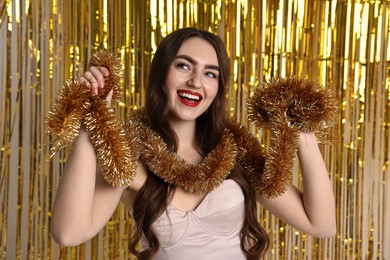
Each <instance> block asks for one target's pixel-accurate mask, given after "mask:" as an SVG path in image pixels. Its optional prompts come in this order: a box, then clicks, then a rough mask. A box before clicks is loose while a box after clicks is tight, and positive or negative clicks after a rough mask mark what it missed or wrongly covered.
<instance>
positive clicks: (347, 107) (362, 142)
mask: <svg viewBox="0 0 390 260" xmlns="http://www.w3.org/2000/svg"><path fill="white" fill-rule="evenodd" d="M186 26H195V27H198V28H202V29H206V30H209V31H212V32H215V33H217V34H219V35H220V36H221V37H222V38H223V39H224V40H225V43H226V46H227V49H228V51H229V55H230V57H231V64H232V65H231V66H232V70H233V72H234V73H233V76H232V78H231V90H230V92H229V100H228V102H229V108H230V115H231V116H232V117H235V118H236V119H237V120H238V121H241V122H242V123H244V124H248V122H247V111H246V107H245V102H246V99H247V98H248V96H249V95H250V92H251V90H252V88H253V87H254V86H256V85H257V84H259V82H262V81H264V80H266V79H270V78H272V77H288V76H295V77H301V78H310V79H314V80H318V81H320V82H321V83H322V84H323V85H324V86H326V87H327V88H331V89H332V90H333V91H334V93H335V95H336V96H337V98H338V99H339V102H340V112H339V121H340V126H339V139H338V144H337V145H335V146H323V147H322V152H323V155H324V158H325V161H326V164H327V167H328V169H329V171H330V177H331V180H332V183H333V187H334V193H335V196H336V202H337V230H338V232H337V235H336V236H335V237H333V238H329V239H316V238H313V237H311V236H308V235H305V234H303V233H300V232H297V231H296V230H294V229H292V228H291V227H289V226H286V225H285V224H284V223H283V222H281V221H280V220H278V219H277V218H275V217H274V216H272V215H271V214H270V213H268V212H267V211H265V210H263V209H260V210H259V217H260V218H261V222H262V225H263V226H264V227H265V228H266V230H268V232H269V234H270V238H271V244H270V249H269V251H268V252H267V254H266V257H265V258H266V259H387V258H390V199H389V196H390V195H389V192H390V180H389V153H390V150H389V141H390V135H389V124H390V113H389V106H390V102H389V101H390V93H389V88H390V65H389V64H390V63H389V62H390V40H389V35H390V2H388V1H375V0H371V1H368V0H361V1H349V0H338V1H337V0H329V1H324V0H313V1H311V0H292V1H276V0H275V1H260V0H231V1H227V0H225V1H224V0H209V1H201V0H187V1H185V0H170V1H169V0H149V1H141V0H138V1H136V0H131V1H108V0H104V1H92V0H89V1H76V0H70V1H58V0H57V1H56V0H54V1H53V0H52V1H47V0H40V1H29V0H25V1H23V0H19V1H17V0H0V86H1V89H0V212H1V213H0V252H2V253H0V254H1V255H0V258H8V259H126V258H128V250H127V240H126V239H127V235H128V233H129V232H131V220H130V219H129V218H128V216H127V213H126V210H125V209H124V207H123V206H122V205H121V206H120V207H119V208H118V209H117V211H116V212H115V214H114V216H113V217H112V219H111V220H110V222H109V223H108V225H107V226H106V227H105V228H104V229H103V230H102V231H101V232H100V233H99V234H98V235H97V236H96V237H95V238H94V239H93V240H92V241H90V242H87V243H85V244H83V245H81V246H78V247H73V248H62V247H58V246H57V245H56V244H55V242H54V241H53V240H52V239H51V236H50V217H51V205H52V202H53V197H54V194H55V191H56V188H57V183H58V180H59V177H60V175H61V172H62V168H63V166H64V162H65V160H66V152H65V151H63V152H62V153H60V154H59V155H57V156H55V157H54V159H53V160H52V161H49V160H48V151H49V147H48V144H49V142H50V140H49V139H48V137H47V136H45V135H44V128H45V126H44V120H45V118H46V117H47V115H48V111H49V109H50V108H51V106H52V102H53V98H54V97H55V96H56V94H57V93H58V91H59V89H60V87H61V85H62V84H63V83H64V82H65V80H66V79H68V78H72V77H76V78H77V77H78V76H79V75H80V74H81V73H82V72H83V71H84V70H85V67H86V64H87V61H88V58H89V57H90V56H91V54H93V53H94V52H96V51H97V50H99V49H101V48H107V49H109V50H111V51H113V52H116V53H118V54H119V55H120V57H121V59H122V62H123V64H124V65H125V72H126V73H125V80H124V85H125V92H124V94H123V96H122V99H121V102H120V105H119V108H118V110H117V111H118V117H120V118H123V117H124V116H125V115H126V113H127V112H128V110H129V109H130V108H131V107H139V106H143V105H144V100H145V85H146V82H147V75H148V67H149V64H150V61H151V58H152V56H153V52H154V51H155V50H156V46H157V44H158V43H159V41H160V40H161V38H162V37H164V36H165V35H166V34H167V33H169V32H171V31H172V30H174V29H177V28H181V27H186ZM251 127H252V130H253V131H254V133H257V134H258V135H259V139H260V140H262V142H264V144H265V145H266V143H267V142H266V138H267V133H266V132H262V131H261V130H260V131H259V130H257V129H254V128H253V126H251ZM292 181H293V182H294V183H295V184H297V185H298V186H300V185H301V182H300V177H299V171H298V168H296V171H295V173H294V176H293V179H292Z"/></svg>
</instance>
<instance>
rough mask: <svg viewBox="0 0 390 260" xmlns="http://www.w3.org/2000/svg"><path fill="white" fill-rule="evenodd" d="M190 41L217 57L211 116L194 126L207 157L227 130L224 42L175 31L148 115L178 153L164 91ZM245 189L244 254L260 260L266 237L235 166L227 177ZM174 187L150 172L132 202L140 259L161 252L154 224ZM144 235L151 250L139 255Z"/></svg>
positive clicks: (161, 53) (159, 63) (161, 52)
mask: <svg viewBox="0 0 390 260" xmlns="http://www.w3.org/2000/svg"><path fill="white" fill-rule="evenodd" d="M192 37H199V38H201V39H204V40H206V41H207V42H209V43H210V44H211V45H212V46H213V48H214V49H215V52H216V54H217V57H218V65H219V67H220V72H219V86H218V92H217V95H216V97H215V99H214V101H213V102H212V104H211V105H210V107H209V109H208V112H207V113H203V114H202V115H201V116H200V117H199V118H197V121H196V140H197V144H198V149H199V152H201V154H203V155H207V154H208V153H209V152H210V151H211V150H213V149H214V147H215V146H216V145H217V144H218V143H219V141H220V139H221V136H222V134H223V131H224V129H225V127H226V122H227V121H226V120H227V119H226V112H225V111H226V110H225V104H226V100H225V96H226V90H227V83H228V81H229V77H230V63H229V58H228V55H227V53H226V48H225V45H224V44H223V42H222V40H221V39H220V38H219V37H218V36H216V35H214V34H212V33H210V32H207V31H203V30H199V29H195V28H183V29H179V30H176V31H174V32H173V33H171V34H169V35H168V36H167V37H166V38H164V39H163V40H162V42H161V43H160V45H159V47H158V48H157V51H156V53H155V55H154V58H153V61H152V64H151V67H150V74H149V85H148V89H147V98H146V115H147V117H148V119H149V123H150V125H151V127H152V129H153V130H155V131H156V132H158V133H159V134H160V135H161V137H162V138H163V140H164V141H165V142H166V144H167V146H168V148H169V149H171V150H172V151H173V152H176V151H177V148H178V147H177V143H178V142H177V136H176V134H175V132H174V131H173V130H172V129H171V128H170V126H169V124H168V106H167V102H168V101H167V92H166V89H165V87H164V83H165V81H166V76H167V73H168V69H169V67H170V65H171V64H172V62H173V60H174V58H175V56H176V54H177V52H178V51H179V48H180V47H181V45H182V43H183V42H184V41H185V40H187V39H189V38H192ZM229 178H231V179H233V180H235V181H236V182H237V183H238V184H239V185H240V187H241V189H242V191H243V194H244V197H245V219H244V224H243V227H242V229H241V249H242V251H243V252H244V254H245V255H246V256H247V258H248V259H259V258H260V256H261V255H262V254H263V253H264V252H265V251H266V250H267V247H268V235H267V233H266V232H265V231H264V229H263V228H262V227H261V226H260V224H259V222H258V219H257V205H256V195H255V192H254V191H253V189H252V188H251V186H250V185H249V183H248V180H247V179H246V177H245V174H243V169H242V167H241V166H240V165H239V164H237V165H236V166H235V167H234V169H233V170H232V172H231V173H230V175H229ZM173 190H174V187H170V185H169V184H168V183H166V182H165V181H164V180H162V179H161V178H159V177H157V176H156V175H155V174H153V173H152V172H149V173H148V178H147V180H146V182H145V184H144V185H143V187H142V188H141V189H140V191H139V192H138V194H137V196H136V197H135V200H134V209H133V218H134V221H135V226H136V230H135V231H134V234H133V237H132V239H131V241H130V244H129V248H130V251H131V253H133V254H134V255H136V256H137V257H138V258H139V259H151V258H152V257H153V256H154V255H155V254H156V253H157V251H158V248H159V246H160V244H159V241H158V239H157V237H156V234H155V233H154V231H153V229H152V224H153V222H154V221H156V220H157V218H158V217H159V216H160V215H161V214H162V213H163V212H164V211H165V210H166V208H167V204H168V198H169V195H170V191H173ZM142 236H143V237H144V239H145V240H146V241H147V242H148V244H149V247H148V248H147V249H145V250H143V251H141V252H140V251H138V250H137V244H138V243H139V242H140V240H141V238H142Z"/></svg>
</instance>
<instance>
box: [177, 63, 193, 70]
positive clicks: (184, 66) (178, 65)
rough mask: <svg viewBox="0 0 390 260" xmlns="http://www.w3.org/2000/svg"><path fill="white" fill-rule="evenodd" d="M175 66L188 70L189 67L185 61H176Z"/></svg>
mask: <svg viewBox="0 0 390 260" xmlns="http://www.w3.org/2000/svg"><path fill="white" fill-rule="evenodd" d="M176 67H178V68H180V69H184V70H188V69H189V68H190V67H189V66H188V65H187V64H185V63H178V64H177V65H176Z"/></svg>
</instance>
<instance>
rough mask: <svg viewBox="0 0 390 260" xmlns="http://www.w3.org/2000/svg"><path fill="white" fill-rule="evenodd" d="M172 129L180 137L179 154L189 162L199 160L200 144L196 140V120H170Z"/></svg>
mask: <svg viewBox="0 0 390 260" xmlns="http://www.w3.org/2000/svg"><path fill="white" fill-rule="evenodd" d="M170 126H171V128H172V130H173V131H174V132H175V133H176V136H177V138H178V150H177V154H178V155H179V156H180V157H182V158H184V159H186V160H187V161H189V162H199V160H201V159H202V158H201V156H200V155H199V151H198V145H197V142H196V120H193V121H173V120H171V121H170Z"/></svg>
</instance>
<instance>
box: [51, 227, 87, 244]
mask: <svg viewBox="0 0 390 260" xmlns="http://www.w3.org/2000/svg"><path fill="white" fill-rule="evenodd" d="M51 236H52V238H53V239H54V241H55V242H56V243H57V244H58V245H60V246H65V247H71V246H78V245H80V244H82V243H84V242H86V241H87V239H86V238H84V237H81V236H80V232H78V231H77V230H73V231H72V229H71V228H67V227H65V226H63V225H52V226H51Z"/></svg>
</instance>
